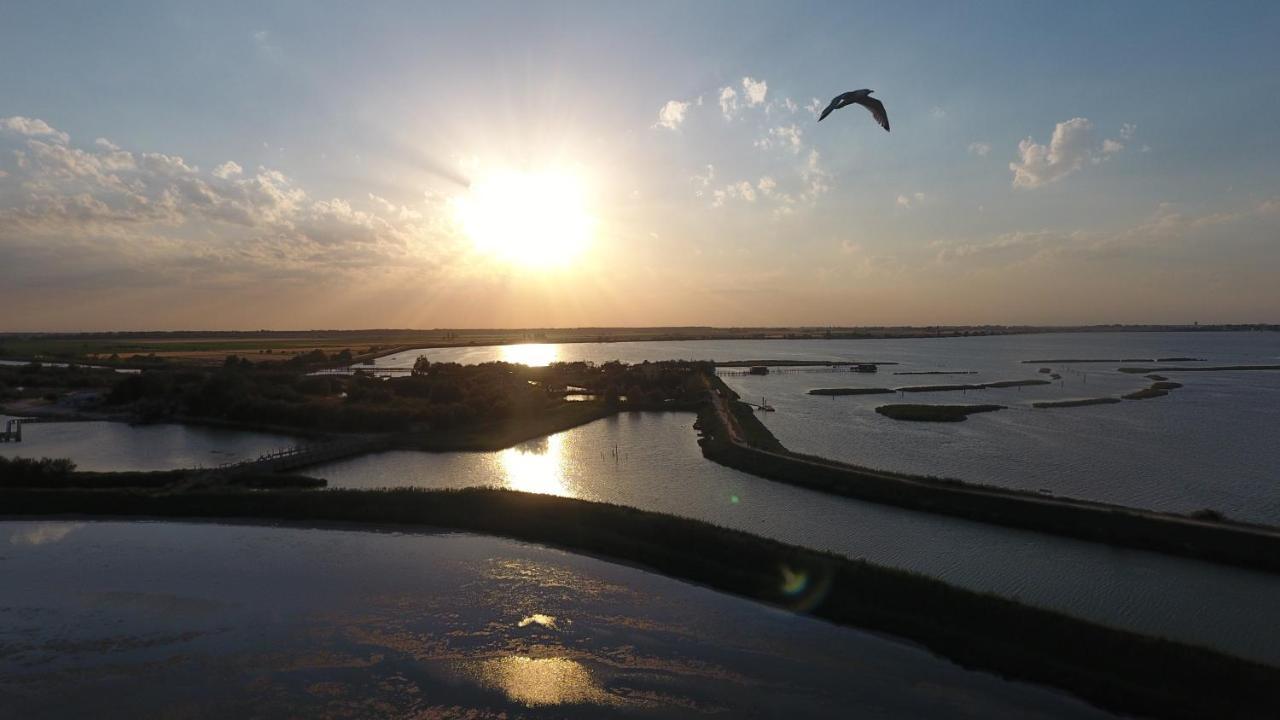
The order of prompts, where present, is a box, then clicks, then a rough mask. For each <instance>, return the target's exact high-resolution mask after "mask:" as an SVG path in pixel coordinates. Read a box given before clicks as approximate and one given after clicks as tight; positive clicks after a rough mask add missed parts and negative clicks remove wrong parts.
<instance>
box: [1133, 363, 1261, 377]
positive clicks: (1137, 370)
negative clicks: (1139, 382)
mask: <svg viewBox="0 0 1280 720" xmlns="http://www.w3.org/2000/svg"><path fill="white" fill-rule="evenodd" d="M1119 370H1120V372H1122V373H1130V374H1133V375H1145V374H1147V373H1163V372H1230V371H1235V370H1280V365H1214V366H1211V367H1181V366H1179V367H1122V368H1119Z"/></svg>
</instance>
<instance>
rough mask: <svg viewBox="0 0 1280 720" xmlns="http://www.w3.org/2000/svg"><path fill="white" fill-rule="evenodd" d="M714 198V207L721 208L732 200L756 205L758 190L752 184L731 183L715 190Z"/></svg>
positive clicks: (743, 182)
mask: <svg viewBox="0 0 1280 720" xmlns="http://www.w3.org/2000/svg"><path fill="white" fill-rule="evenodd" d="M712 196H713V197H714V198H715V199H714V200H713V201H712V203H711V206H712V207H721V206H723V205H724V203H725V201H726V200H731V199H740V200H743V201H745V202H748V203H754V202H755V201H756V189H755V187H754V186H753V185H752V184H751V183H750V182H748V181H746V180H739V181H738V182H736V183H730V184H728V185H725V186H724V187H723V188H721V189H718V190H715V191H714V192H713V193H712Z"/></svg>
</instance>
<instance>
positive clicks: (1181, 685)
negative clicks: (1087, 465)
mask: <svg viewBox="0 0 1280 720" xmlns="http://www.w3.org/2000/svg"><path fill="white" fill-rule="evenodd" d="M0 503H3V506H4V507H5V508H6V511H7V512H10V513H15V514H24V515H41V514H53V513H57V514H67V513H76V514H93V515H108V516H111V515H128V516H151V517H206V518H254V519H257V520H296V521H305V522H362V523H399V524H407V525H417V526H429V527H443V528H451V529H456V530H463V531H467V532H478V533H486V534H495V535H501V536H506V537H512V538H517V539H520V540H525V541H531V542H541V543H547V544H550V545H554V546H558V547H562V548H566V549H568V550H573V551H579V552H586V553H590V554H592V555H596V556H600V557H604V558H608V559H612V560H615V561H621V562H626V563H631V564H635V565H639V566H641V567H645V568H649V569H652V570H654V571H657V572H661V573H664V574H666V575H670V576H672V577H677V578H681V579H684V580H688V581H691V582H696V583H699V584H703V585H706V586H709V587H712V588H715V589H718V590H721V591H724V592H730V593H735V594H738V595H742V596H745V597H748V598H752V599H755V600H759V601H762V602H766V603H770V604H773V605H777V606H780V607H788V608H796V607H804V608H812V609H811V610H809V612H811V614H813V615H816V616H818V617H821V618H825V619H828V620H831V621H833V622H837V623H842V624H846V625H852V626H856V627H861V628H867V629H870V630H873V631H876V632H884V633H888V634H892V635H896V636H899V637H903V638H906V639H909V640H911V641H913V642H917V643H920V644H922V645H924V646H925V647H927V648H929V649H930V650H931V651H933V652H936V653H939V654H941V655H943V656H945V657H948V658H950V659H952V660H954V661H955V662H957V663H959V664H961V665H963V666H965V667H974V668H980V669H984V670H988V671H992V672H996V673H998V674H1001V675H1004V676H1007V677H1012V678H1018V679H1022V680H1027V681H1032V682H1038V683H1044V684H1047V685H1052V686H1054V687H1058V688H1062V689H1065V690H1067V691H1070V692H1073V693H1075V694H1077V695H1079V696H1081V697H1083V698H1084V699H1086V700H1088V701H1090V702H1093V703H1096V704H1098V705H1101V706H1103V707H1106V708H1109V709H1112V710H1116V711H1120V712H1126V713H1137V714H1141V715H1154V716H1160V717H1169V718H1202V717H1224V716H1250V715H1253V716H1259V717H1261V716H1265V715H1266V714H1267V713H1268V712H1270V711H1271V710H1273V709H1274V708H1275V707H1277V706H1278V705H1277V703H1280V670H1277V669H1276V668H1271V667H1267V666H1263V665H1260V664H1257V663H1252V662H1249V661H1246V660H1241V659H1238V658H1233V657H1230V656H1227V655H1223V654H1221V653H1217V652H1213V651H1210V650H1206V649H1203V648H1197V647H1192V646H1188V645H1183V644H1179V643H1175V642H1170V641H1167V640H1161V639H1156V638H1150V637H1144V636H1141V635H1137V634H1134V633H1130V632H1126V631H1122V630H1116V629H1112V628H1108V627H1104V626H1101V625H1096V624H1093V623H1089V622H1086V621H1082V620H1078V619H1075V618H1071V617H1069V616H1066V615H1063V614H1060V613H1055V612H1051V611H1048V610H1043V609H1039V608H1034V607H1030V606H1026V605H1021V604H1018V603H1016V602H1014V601H1011V600H1007V599H1004V598H1000V597H997V596H994V595H988V594H981V593H976V592H972V591H968V590H963V589H960V588H956V587H953V586H950V585H947V584H945V583H943V582H941V581H938V580H934V579H931V578H927V577H923V576H920V575H916V574H912V573H907V572H903V571H899V570H893V569H889V568H884V567H879V566H876V565H872V564H869V563H866V562H864V561H860V560H850V559H846V558H843V557H839V556H836V555H831V554H827V553H821V552H817V551H813V550H807V549H804V548H799V547H795V546H789V545H785V544H782V543H779V542H776V541H772V540H768V539H764V538H760V537H755V536H752V535H748V534H746V533H742V532H738V531H733V530H727V529H724V528H719V527H716V526H713V525H710V524H708V523H704V522H700V521H696V520H688V519H683V518H678V517H672V516H669V515H661V514H657V513H650V512H644V511H641V510H636V509H633V508H627V507H619V506H616V505H606V504H602V503H590V502H585V501H581V500H574V499H569V498H559V497H552V496H547V495H530V494H524V493H514V492H508V491H500V490H480V489H471V490H460V491H418V490H403V489H402V490H390V491H349V490H326V491H323V492H303V491H296V492H265V493H263V492H257V493H245V492H237V491H221V492H216V493H199V494H194V493H186V494H183V493H164V494H148V493H126V492H89V491H64V492H57V493H50V492H30V491H27V492H22V491H12V490H10V491H2V492H0ZM784 572H786V573H790V574H791V575H793V576H796V575H798V576H800V577H803V578H804V579H805V581H806V582H805V583H804V587H803V589H802V590H800V591H799V592H798V593H797V592H795V591H794V588H793V587H789V586H788V585H786V584H785V583H784ZM789 590H790V592H789Z"/></svg>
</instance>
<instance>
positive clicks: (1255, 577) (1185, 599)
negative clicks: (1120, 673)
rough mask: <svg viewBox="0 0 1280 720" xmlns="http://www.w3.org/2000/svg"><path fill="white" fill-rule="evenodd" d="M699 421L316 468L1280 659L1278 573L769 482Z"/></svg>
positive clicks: (606, 425)
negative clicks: (861, 564) (904, 579)
mask: <svg viewBox="0 0 1280 720" xmlns="http://www.w3.org/2000/svg"><path fill="white" fill-rule="evenodd" d="M692 424H693V416H692V415H689V414H683V413H627V414H623V415H620V416H616V417H612V418H606V419H604V420H598V421H596V422H594V423H591V424H589V425H584V426H582V427H578V428H575V429H573V430H569V431H567V432H563V433H559V434H556V435H553V436H551V437H549V438H547V439H545V440H540V441H537V442H534V443H527V444H524V445H520V446H517V447H514V448H510V449H508V450H503V451H501V452H482V453H439V454H436V453H418V452H389V453H380V454H376V455H369V456H365V457H360V458H354V459H351V460H346V461H342V462H337V463H331V464H328V465H322V466H319V467H315V468H311V469H309V470H308V471H307V472H308V474H310V475H314V476H317V477H323V478H326V479H328V480H329V482H330V485H331V486H333V487H354V488H374V487H388V486H414V487H430V488H456V487H470V486H497V487H508V488H512V489H516V490H525V491H531V492H543V493H550V494H556V495H565V496H571V497H580V498H584V499H587V500H595V501H603V502H611V503H617V504H620V505H629V506H633V507H638V508H642V509H645V510H653V511H657V512H664V513H670V514H674V515H680V516H684V517H691V518H696V519H700V520H707V521H709V522H712V523H715V524H717V525H722V526H725V527H731V528H735V529H739V530H744V531H746V532H750V533H754V534H756V535H763V536H766V537H772V538H776V539H778V540H781V541H783V542H787V543H793V544H796V545H803V546H806V547H811V548H816V549H819V550H827V551H832V552H836V553H840V554H843V555H846V556H848V557H855V558H858V557H861V558H866V559H867V560H870V561H872V562H875V563H879V564H882V565H888V566H892V567H898V568H903V569H907V570H912V571H916V572H920V573H923V574H926V575H930V576H932V577H937V578H941V579H943V580H945V581H947V582H950V583H954V584H956V585H960V586H963V587H968V588H972V589H976V590H982V591H989V592H995V593H998V594H1001V595H1004V596H1006V597H1011V598H1016V599H1019V600H1022V601H1024V602H1029V603H1033V604H1036V605H1040V606H1043V607H1048V608H1053V609H1057V610H1061V611H1064V612H1067V613H1069V614H1072V615H1075V616H1077V617H1083V618H1087V619H1090V620H1094V621H1097V622H1102V623H1106V624H1109V625H1114V626H1118V627H1126V628H1130V629H1133V630H1137V631H1140V632H1144V633H1148V634H1154V635H1164V636H1167V637H1174V638H1178V639H1181V640H1185V641H1187V642H1193V643H1197V644H1202V645H1210V646H1214V647H1218V648H1221V649H1224V650H1227V651H1229V652H1232V653H1236V654H1239V655H1244V656H1247V657H1253V658H1257V659H1261V660H1265V661H1268V662H1272V663H1276V664H1280V624H1277V623H1276V622H1275V617H1276V608H1277V607H1280V577H1276V576H1272V575H1266V574H1263V573H1255V572H1249V571H1245V570H1238V569H1234V568H1227V567H1221V566H1215V565H1210V564H1207V563H1199V562H1193V561H1187V560H1180V559H1177V558H1172V557H1167V556H1163V555H1158V554H1153V553H1146V552H1138V551H1131V550H1120V549H1115V548H1110V547H1107V546H1105V545H1099V544H1094V543H1086V542H1079V541H1073V540H1068V539H1064V538H1056V537H1053V536H1051V535H1041V534H1037V533H1030V532H1024V531H1018V530H1012V529H1005V528H1000V527H996V526H988V525H982V524H979V523H972V522H967V521H964V520H959V519H954V518H948V517H945V516H940V515H930V514H925V513H915V512H910V511H906V510H900V509H897V508H893V507H889V506H885V505H876V504H873V503H862V502H857V501H853V500H847V499H844V498H839V497H834V496H831V495H824V494H822V493H816V492H811V491H808V490H804V489H801V488H796V487H792V486H789V485H784V484H781V483H775V482H771V481H768V480H764V479H762V478H757V477H754V476H752V475H747V474H745V473H741V472H738V471H736V470H732V469H730V468H726V467H723V466H720V465H717V464H715V463H712V462H710V461H708V460H706V459H705V458H703V457H702V454H701V450H700V449H699V448H698V445H697V442H696V435H695V433H694V431H693V429H692ZM615 448H616V452H617V456H616V457H615V455H614V452H615ZM744 561H745V562H749V559H744Z"/></svg>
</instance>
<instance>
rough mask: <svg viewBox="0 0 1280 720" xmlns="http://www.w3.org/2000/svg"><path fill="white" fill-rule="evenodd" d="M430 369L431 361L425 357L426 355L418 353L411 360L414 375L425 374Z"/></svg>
mask: <svg viewBox="0 0 1280 720" xmlns="http://www.w3.org/2000/svg"><path fill="white" fill-rule="evenodd" d="M430 369H431V361H430V360H428V359H427V356H426V355H419V356H418V359H417V360H414V361H413V374H414V375H426V374H427V371H428V370H430Z"/></svg>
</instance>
